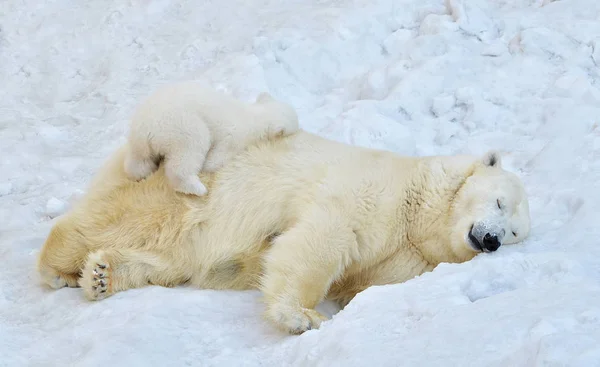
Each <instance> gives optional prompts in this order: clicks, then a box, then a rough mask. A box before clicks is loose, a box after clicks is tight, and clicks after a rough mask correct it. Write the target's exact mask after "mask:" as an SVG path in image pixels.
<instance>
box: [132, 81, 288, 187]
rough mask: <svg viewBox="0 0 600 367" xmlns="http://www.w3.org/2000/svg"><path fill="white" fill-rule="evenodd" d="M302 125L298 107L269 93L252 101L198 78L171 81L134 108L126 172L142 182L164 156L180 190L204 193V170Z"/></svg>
mask: <svg viewBox="0 0 600 367" xmlns="http://www.w3.org/2000/svg"><path fill="white" fill-rule="evenodd" d="M297 130H298V116H297V114H296V112H295V110H294V109H293V108H292V107H291V106H289V105H287V104H285V103H283V102H280V101H278V100H276V99H274V98H273V97H272V96H271V95H269V94H268V93H261V94H259V95H258V97H257V99H256V102H255V103H251V104H249V103H244V102H242V101H240V100H237V99H235V98H233V97H232V96H229V95H226V94H224V93H221V92H218V91H216V90H214V89H211V88H209V87H205V86H202V85H200V84H197V83H195V82H183V83H177V84H174V85H168V86H166V87H162V88H160V89H159V90H158V91H156V92H155V93H154V94H153V95H151V96H150V97H149V98H147V99H146V100H145V101H144V102H143V103H142V104H141V105H140V106H139V107H138V109H137V110H136V112H135V113H134V116H133V118H132V121H131V125H130V132H129V144H128V146H129V149H128V151H127V154H126V157H125V172H126V173H127V175H128V177H129V178H130V179H132V180H135V181H139V180H141V179H144V178H146V177H147V176H149V175H150V174H151V173H153V172H154V171H156V170H157V169H158V163H159V161H160V160H161V159H164V160H165V172H166V175H167V178H168V180H169V182H170V184H171V185H172V186H173V188H174V189H175V190H176V191H178V192H181V193H185V194H193V195H198V196H202V195H205V194H206V193H207V189H206V186H205V185H204V184H203V183H202V181H201V180H200V179H199V178H198V173H200V171H206V172H214V171H216V170H217V169H219V168H220V167H222V166H223V165H224V164H225V163H226V162H227V161H229V160H230V159H231V158H232V157H233V156H234V155H236V154H237V153H239V152H240V151H242V150H243V149H245V148H246V147H247V146H248V145H249V144H251V143H252V142H254V141H257V140H260V139H267V138H271V137H275V136H287V135H289V134H291V133H293V132H295V131H297Z"/></svg>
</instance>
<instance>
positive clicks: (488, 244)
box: [482, 233, 500, 252]
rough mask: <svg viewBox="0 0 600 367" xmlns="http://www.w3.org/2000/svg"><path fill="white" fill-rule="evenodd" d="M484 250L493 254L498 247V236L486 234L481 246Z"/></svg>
mask: <svg viewBox="0 0 600 367" xmlns="http://www.w3.org/2000/svg"><path fill="white" fill-rule="evenodd" d="M482 247H483V248H484V249H486V250H488V251H490V252H494V251H496V250H497V249H498V248H499V247H500V241H498V236H492V235H491V234H489V233H486V234H485V236H483V246H482Z"/></svg>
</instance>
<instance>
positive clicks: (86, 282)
mask: <svg viewBox="0 0 600 367" xmlns="http://www.w3.org/2000/svg"><path fill="white" fill-rule="evenodd" d="M183 268H184V267H181V266H180V267H178V266H176V265H174V264H173V262H171V261H169V260H167V259H165V258H164V257H161V256H160V255H157V254H153V253H151V252H146V251H141V250H132V249H118V250H117V249H105V250H98V251H95V252H92V253H90V254H89V256H88V258H87V261H86V264H85V267H84V268H83V271H82V274H81V279H79V285H80V286H81V287H82V288H83V292H84V294H85V296H86V298H87V299H89V300H91V301H97V300H101V299H104V298H106V297H108V296H111V295H113V294H115V293H116V292H119V291H124V290H127V289H131V288H141V287H144V286H147V285H150V284H153V285H160V286H164V287H172V286H175V285H178V284H181V283H183V282H185V281H186V279H187V278H189V275H188V276H186V274H185V269H183Z"/></svg>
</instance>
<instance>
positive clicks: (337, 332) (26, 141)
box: [0, 0, 600, 367]
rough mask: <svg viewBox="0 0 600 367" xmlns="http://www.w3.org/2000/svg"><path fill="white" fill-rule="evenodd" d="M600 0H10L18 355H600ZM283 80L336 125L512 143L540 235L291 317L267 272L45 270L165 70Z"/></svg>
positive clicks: (168, 75) (10, 330)
mask: <svg viewBox="0 0 600 367" xmlns="http://www.w3.org/2000/svg"><path fill="white" fill-rule="evenodd" d="M599 67H600V1H597V0H560V1H551V0H496V1H488V0H446V1H444V0H314V1H300V0H291V1H278V0H262V1H259V0H222V1H192V0H181V1H175V0H129V1H116V0H106V1H100V0H90V1H71V2H66V1H54V0H47V1H39V0H2V2H1V3H0V81H1V83H0V151H1V153H2V154H1V155H0V165H1V166H0V172H2V173H1V177H0V223H1V224H0V225H1V232H0V261H1V263H2V267H1V268H0V366H62V365H69V366H142V365H143V366H154V365H157V366H164V365H174V366H184V365H191V366H259V365H263V366H332V365H344V366H365V365H367V366H370V365H373V366H400V365H402V366H541V365H544V366H586V367H588V366H599V365H600V348H598V341H599V340H600V243H598V242H597V241H598V239H599V238H600V230H599V229H598V228H599V226H598V225H597V222H598V208H600V195H599V192H600V191H599V183H600V127H599V125H600V120H599V119H600V68H599ZM189 79H198V80H205V81H208V82H210V83H211V84H213V85H214V86H215V87H217V88H219V89H222V90H225V91H228V92H230V93H232V94H234V95H235V96H238V97H240V98H242V99H248V100H251V99H253V98H254V97H255V96H256V94H257V93H259V92H261V91H268V92H270V93H272V94H273V95H274V96H276V97H277V98H281V99H282V100H284V101H286V102H289V103H291V104H292V105H294V106H295V107H296V108H297V110H298V113H299V116H300V120H301V126H302V127H303V128H304V129H306V130H308V131H311V132H315V133H318V134H320V135H322V136H325V137H328V138H331V139H335V140H339V141H343V142H347V143H351V144H356V145H362V146H368V147H373V148H380V149H387V150H391V151H395V152H398V153H401V154H409V155H430V154H456V153H475V154H482V153H484V152H485V151H487V150H488V149H498V150H500V151H501V152H503V154H504V157H503V162H504V164H505V166H506V167H507V168H509V169H510V170H512V171H514V172H516V173H518V174H519V175H520V176H521V177H522V178H523V179H524V181H525V184H526V187H527V191H528V193H529V195H530V198H531V214H532V222H533V223H532V226H533V227H532V232H531V236H530V237H529V238H528V239H527V240H526V241H525V242H523V243H522V244H519V245H514V246H506V247H503V248H501V249H500V250H499V251H498V252H497V253H493V254H481V255H479V256H477V257H476V258H475V259H474V260H473V261H470V262H467V263H464V264H453V265H450V264H442V265H440V266H439V267H438V268H437V269H435V270H434V271H433V272H431V273H428V274H425V275H423V276H420V277H417V278H415V279H412V280H410V281H408V282H406V283H404V284H397V285H388V286H379V287H372V288H370V289H367V290H366V291H364V292H362V293H361V294H359V295H358V296H357V297H356V299H354V300H353V301H352V302H351V303H350V304H349V305H348V306H347V308H346V309H344V310H342V311H340V312H338V309H337V308H336V307H335V306H334V305H332V304H330V303H328V302H325V303H324V304H322V305H321V307H322V309H324V310H325V312H327V314H328V315H330V316H331V315H333V317H332V319H331V320H330V321H327V322H325V323H324V324H323V325H322V327H321V328H320V329H319V330H311V331H308V332H306V333H305V334H303V335H301V336H289V335H285V334H282V333H280V332H279V331H276V330H274V329H273V328H272V326H271V325H270V324H268V323H266V321H264V320H263V319H262V317H261V314H262V311H263V306H262V304H261V303H260V295H259V293H258V292H257V291H247V292H234V291H211V290H198V289H192V288H189V287H178V288H174V289H166V288H161V287H147V288H144V289H136V290H130V291H127V292H123V293H119V294H117V295H115V296H114V297H111V298H109V299H107V300H104V301H101V302H95V303H93V302H87V301H86V300H84V298H83V295H82V292H81V290H80V289H67V288H65V289H61V290H59V291H52V290H49V289H47V288H46V287H44V286H42V285H40V283H39V279H38V277H37V273H36V271H35V268H34V264H35V257H36V255H37V253H38V252H39V249H40V247H41V245H42V243H43V241H44V240H45V237H46V235H47V234H48V231H49V229H50V227H51V225H52V224H53V221H54V219H52V218H53V217H55V216H58V215H60V214H62V213H64V212H65V211H66V210H68V208H69V206H70V205H72V203H73V202H74V201H75V200H77V199H78V198H79V197H81V195H82V194H84V191H85V189H86V184H87V183H88V182H89V180H90V178H91V176H92V175H93V173H94V172H96V170H97V168H98V167H99V165H100V164H101V163H102V161H103V160H104V159H105V158H106V157H107V156H108V155H109V154H110V153H111V151H113V150H114V149H115V148H116V147H117V146H119V145H120V144H122V143H123V141H124V136H125V132H126V129H127V123H128V119H129V116H130V115H131V113H132V111H133V108H134V106H135V105H136V104H137V103H138V102H139V101H140V99H141V98H143V97H144V96H146V95H148V94H149V93H150V92H151V91H153V90H155V89H156V88H157V87H158V86H159V85H161V84H164V83H167V82H174V81H178V80H189Z"/></svg>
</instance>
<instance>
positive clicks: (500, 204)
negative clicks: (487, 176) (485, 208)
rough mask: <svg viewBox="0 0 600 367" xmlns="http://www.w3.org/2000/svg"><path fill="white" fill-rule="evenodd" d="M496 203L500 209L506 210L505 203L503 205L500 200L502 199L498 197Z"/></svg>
mask: <svg viewBox="0 0 600 367" xmlns="http://www.w3.org/2000/svg"><path fill="white" fill-rule="evenodd" d="M496 204H497V205H498V209H500V210H504V205H502V202H501V201H500V199H496Z"/></svg>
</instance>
